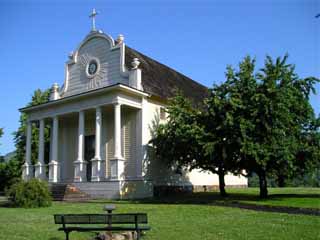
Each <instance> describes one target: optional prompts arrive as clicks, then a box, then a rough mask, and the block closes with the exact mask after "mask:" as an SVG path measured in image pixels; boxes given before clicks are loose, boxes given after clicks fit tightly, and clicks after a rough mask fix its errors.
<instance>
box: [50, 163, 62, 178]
mask: <svg viewBox="0 0 320 240" xmlns="http://www.w3.org/2000/svg"><path fill="white" fill-rule="evenodd" d="M59 169H60V164H59V163H58V162H57V161H51V162H50V163H49V182H51V183H57V182H58V181H59V180H60V175H59V172H60V171H59Z"/></svg>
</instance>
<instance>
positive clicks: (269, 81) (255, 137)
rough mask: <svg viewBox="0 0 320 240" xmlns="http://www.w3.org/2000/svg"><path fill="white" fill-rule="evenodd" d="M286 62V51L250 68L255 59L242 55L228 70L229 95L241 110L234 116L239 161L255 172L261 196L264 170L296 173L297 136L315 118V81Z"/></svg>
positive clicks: (299, 143)
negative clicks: (312, 100)
mask: <svg viewBox="0 0 320 240" xmlns="http://www.w3.org/2000/svg"><path fill="white" fill-rule="evenodd" d="M286 61H287V56H285V57H284V58H277V59H276V61H273V59H272V58H271V57H269V56H267V58H266V61H265V65H264V68H262V69H261V70H260V71H258V72H257V73H255V60H252V59H251V58H250V57H246V58H245V59H244V60H243V61H242V62H241V63H240V65H239V70H238V71H235V70H233V69H231V68H229V70H228V78H229V81H232V82H234V88H233V92H232V93H231V94H232V98H234V99H236V101H238V103H239V110H241V111H238V113H237V115H238V117H239V119H240V130H241V161H242V166H243V167H244V168H245V169H246V170H247V171H248V172H249V173H250V172H255V173H257V175H258V176H259V185H260V196H261V197H267V195H268V191H267V176H268V175H270V176H272V175H276V174H279V173H280V174H281V175H284V176H289V175H290V174H292V173H294V172H296V171H295V170H296V169H297V154H298V152H299V149H300V150H301V147H302V143H303V141H302V139H303V137H302V136H303V135H304V134H305V133H307V132H309V130H310V129H312V123H313V122H314V120H315V117H314V112H313V109H312V107H311V105H310V103H309V95H310V93H311V92H314V84H315V83H316V82H317V81H318V80H317V79H316V78H312V77H311V78H306V79H300V78H299V77H298V76H297V74H296V73H295V68H294V66H293V65H291V64H287V63H286ZM306 151H308V152H310V151H309V150H306ZM305 160H307V158H304V160H303V161H304V163H305V164H306V165H307V164H308V163H307V162H306V161H305ZM300 163H301V161H300ZM301 166H302V165H301V164H300V167H301ZM305 168H306V166H303V169H305Z"/></svg>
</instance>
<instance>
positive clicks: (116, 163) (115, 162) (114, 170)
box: [110, 158, 125, 180]
mask: <svg viewBox="0 0 320 240" xmlns="http://www.w3.org/2000/svg"><path fill="white" fill-rule="evenodd" d="M124 161H125V159H124V158H114V159H110V170H111V176H110V178H111V179H113V180H121V179H124V177H125V176H124Z"/></svg>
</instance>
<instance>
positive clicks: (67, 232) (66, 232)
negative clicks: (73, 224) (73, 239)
mask: <svg viewBox="0 0 320 240" xmlns="http://www.w3.org/2000/svg"><path fill="white" fill-rule="evenodd" d="M65 234H66V240H69V231H65Z"/></svg>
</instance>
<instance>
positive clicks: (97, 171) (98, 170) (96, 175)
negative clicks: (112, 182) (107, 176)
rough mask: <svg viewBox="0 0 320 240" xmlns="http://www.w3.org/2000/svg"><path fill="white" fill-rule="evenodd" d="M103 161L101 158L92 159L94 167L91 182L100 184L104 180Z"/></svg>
mask: <svg viewBox="0 0 320 240" xmlns="http://www.w3.org/2000/svg"><path fill="white" fill-rule="evenodd" d="M102 162H103V161H102V160H101V159H100V158H93V159H91V166H92V176H91V181H92V182H100V181H101V179H102V178H103V175H102V173H103V166H102Z"/></svg>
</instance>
